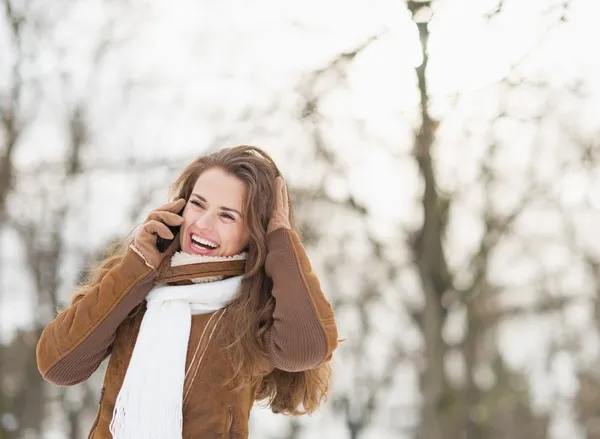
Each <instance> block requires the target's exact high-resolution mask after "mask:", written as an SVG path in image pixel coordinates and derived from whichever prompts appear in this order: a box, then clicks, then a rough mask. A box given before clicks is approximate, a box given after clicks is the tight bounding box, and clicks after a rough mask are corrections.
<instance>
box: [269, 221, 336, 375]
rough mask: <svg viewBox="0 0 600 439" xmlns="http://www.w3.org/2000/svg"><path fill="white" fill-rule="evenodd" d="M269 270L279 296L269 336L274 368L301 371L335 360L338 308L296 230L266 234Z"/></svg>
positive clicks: (275, 294) (274, 291) (281, 230)
mask: <svg viewBox="0 0 600 439" xmlns="http://www.w3.org/2000/svg"><path fill="white" fill-rule="evenodd" d="M265 270H266V273H267V275H268V276H269V277H270V278H271V279H272V280H273V291H272V294H273V297H274V298H275V310H274V311H273V320H274V321H273V325H272V326H271V328H270V329H269V330H268V331H267V332H266V333H265V339H264V342H265V346H266V348H267V352H268V356H269V358H268V359H269V363H270V364H271V366H272V367H275V368H277V369H281V370H285V371H289V372H298V371H303V370H308V369H312V368H315V367H317V366H319V365H320V364H322V363H324V362H326V361H328V360H330V359H331V355H332V352H333V350H334V349H335V348H336V347H337V343H338V340H337V337H338V332H337V326H336V323H335V319H334V315H333V310H332V308H331V305H330V304H329V302H328V301H327V299H326V298H325V296H324V295H323V292H322V291H321V286H320V284H319V279H317V276H316V275H315V274H314V273H313V272H312V269H311V265H310V262H309V260H308V256H307V255H306V251H305V250H304V247H303V246H302V244H301V242H300V238H299V237H298V235H297V233H296V232H295V231H294V230H288V229H284V228H281V229H277V230H275V231H273V232H271V233H270V234H269V235H268V236H267V259H266V263H265Z"/></svg>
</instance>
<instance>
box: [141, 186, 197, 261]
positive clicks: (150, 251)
mask: <svg viewBox="0 0 600 439" xmlns="http://www.w3.org/2000/svg"><path fill="white" fill-rule="evenodd" d="M184 206H185V199H183V198H179V199H178V200H175V201H172V202H170V203H168V204H165V205H164V206H161V207H159V208H157V209H154V210H153V211H151V212H150V213H149V214H148V217H147V218H146V220H145V221H144V223H143V224H142V226H141V227H140V229H139V230H138V232H137V234H136V235H135V238H134V240H133V246H134V247H135V248H136V249H137V250H138V252H140V253H141V254H142V256H143V257H144V258H145V259H146V262H148V263H149V264H150V265H152V267H154V268H158V266H159V264H160V262H161V261H162V260H163V258H164V257H165V255H167V254H169V252H168V251H166V252H165V253H160V252H159V251H158V249H157V248H156V238H157V236H160V237H161V238H164V239H174V238H175V236H174V235H173V233H171V231H170V230H169V228H168V227H167V225H169V226H180V225H181V224H182V223H183V218H182V217H181V216H179V215H177V213H178V212H180V211H181V210H182V209H183V207H184ZM173 245H175V241H173V243H172V244H171V246H173Z"/></svg>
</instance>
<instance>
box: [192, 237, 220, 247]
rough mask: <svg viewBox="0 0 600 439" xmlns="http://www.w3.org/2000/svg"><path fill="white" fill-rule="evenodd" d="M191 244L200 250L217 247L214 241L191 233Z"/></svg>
mask: <svg viewBox="0 0 600 439" xmlns="http://www.w3.org/2000/svg"><path fill="white" fill-rule="evenodd" d="M192 245H193V246H194V247H196V248H198V249H200V250H213V249H215V248H217V247H218V245H216V244H215V243H214V242H211V241H208V240H206V239H204V238H200V237H199V236H195V235H192Z"/></svg>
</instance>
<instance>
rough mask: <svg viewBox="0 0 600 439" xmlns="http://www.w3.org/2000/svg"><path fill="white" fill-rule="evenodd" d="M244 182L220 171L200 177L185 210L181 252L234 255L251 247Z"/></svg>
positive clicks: (211, 171) (181, 233)
mask: <svg viewBox="0 0 600 439" xmlns="http://www.w3.org/2000/svg"><path fill="white" fill-rule="evenodd" d="M245 195H246V187H245V185H244V182H242V181H241V180H239V179H238V178H237V177H234V176H233V175H230V174H227V173H225V172H224V171H223V170H222V169H221V168H211V169H208V170H206V171H204V172H203V173H202V174H200V177H198V180H197V181H196V184H195V185H194V189H193V190H192V195H191V196H190V199H189V200H188V202H187V204H186V206H185V210H184V211H183V214H182V216H183V224H182V225H181V230H180V234H179V239H180V244H181V250H182V251H183V252H185V253H193V254H198V255H208V256H233V255H236V254H238V253H240V252H241V251H242V250H244V249H245V248H246V246H247V245H248V236H249V234H248V227H247V226H246V223H245V219H244V218H242V209H243V205H244V197H245Z"/></svg>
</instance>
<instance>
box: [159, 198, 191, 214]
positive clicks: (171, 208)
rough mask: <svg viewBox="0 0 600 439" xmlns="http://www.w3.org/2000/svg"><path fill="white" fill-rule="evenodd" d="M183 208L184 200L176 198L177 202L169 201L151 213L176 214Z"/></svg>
mask: <svg viewBox="0 0 600 439" xmlns="http://www.w3.org/2000/svg"><path fill="white" fill-rule="evenodd" d="M184 206H185V198H178V199H177V200H174V201H171V202H170V203H167V204H165V205H163V206H160V207H159V208H157V209H154V210H153V211H152V212H161V211H163V212H164V211H166V212H173V213H178V212H179V211H180V210H181V209H183V207H184Z"/></svg>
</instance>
